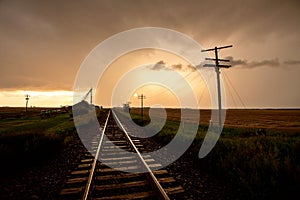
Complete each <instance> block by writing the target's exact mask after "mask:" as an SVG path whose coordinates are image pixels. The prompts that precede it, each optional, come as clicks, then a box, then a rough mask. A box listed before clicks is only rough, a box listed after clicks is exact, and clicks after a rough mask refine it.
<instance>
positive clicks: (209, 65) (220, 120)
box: [201, 45, 232, 128]
mask: <svg viewBox="0 0 300 200" xmlns="http://www.w3.org/2000/svg"><path fill="white" fill-rule="evenodd" d="M230 47H232V45H228V46H223V47H215V48H212V49H206V50H202V51H201V52H205V51H214V52H215V58H205V60H213V61H215V64H205V65H204V66H203V67H214V68H215V70H216V73H217V85H218V104H219V128H221V127H222V102H221V87H220V73H221V71H220V68H229V67H231V65H221V64H220V61H221V62H230V60H228V59H219V57H218V50H220V49H225V48H230Z"/></svg>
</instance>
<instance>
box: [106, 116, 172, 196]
mask: <svg viewBox="0 0 300 200" xmlns="http://www.w3.org/2000/svg"><path fill="white" fill-rule="evenodd" d="M112 113H113V115H114V117H115V119H116V121H117V123H118V124H119V125H120V127H121V128H122V130H123V132H124V134H125V136H126V138H127V139H128V141H129V142H130V144H131V146H132V147H133V149H134V151H135V152H136V153H137V155H138V157H139V159H140V160H141V162H142V164H143V165H144V167H145V168H146V169H147V173H148V174H149V176H150V181H151V182H152V183H151V185H152V186H153V187H154V188H155V189H156V190H157V191H158V194H159V198H160V199H165V200H169V199H170V198H169V197H168V195H167V193H166V192H165V190H164V189H163V187H162V186H161V184H160V183H159V181H158V180H157V178H156V177H155V175H154V174H153V172H152V170H151V169H150V168H149V166H148V165H147V163H146V161H145V160H144V158H143V157H142V155H141V153H140V152H139V150H138V149H137V148H136V146H135V145H134V143H133V141H132V140H131V138H130V137H129V135H128V133H127V131H126V130H125V128H124V127H123V125H122V124H121V122H120V120H119V119H118V117H117V115H116V114H115V112H114V111H113V110H112Z"/></svg>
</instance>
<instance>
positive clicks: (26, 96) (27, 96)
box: [25, 94, 30, 112]
mask: <svg viewBox="0 0 300 200" xmlns="http://www.w3.org/2000/svg"><path fill="white" fill-rule="evenodd" d="M29 97H30V96H29V94H26V95H25V100H26V112H27V107H28V101H29Z"/></svg>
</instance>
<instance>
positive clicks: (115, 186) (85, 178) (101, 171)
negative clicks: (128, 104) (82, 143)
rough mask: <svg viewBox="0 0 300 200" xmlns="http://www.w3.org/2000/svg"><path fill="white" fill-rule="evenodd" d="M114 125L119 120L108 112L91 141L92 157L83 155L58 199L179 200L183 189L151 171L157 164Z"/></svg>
mask: <svg viewBox="0 0 300 200" xmlns="http://www.w3.org/2000/svg"><path fill="white" fill-rule="evenodd" d="M117 123H120V121H119V120H118V117H117V116H116V115H115V114H114V112H113V111H109V113H108V115H107V118H106V121H105V123H104V125H103V129H102V134H99V135H98V136H97V137H94V139H93V141H92V144H93V146H92V147H91V149H92V150H93V152H91V153H92V154H93V155H94V156H93V155H92V154H91V153H89V152H86V153H84V154H83V155H82V159H81V162H80V164H79V165H78V167H77V169H76V170H75V171H73V172H71V174H70V176H69V177H68V179H67V181H66V183H65V186H64V188H63V189H62V190H61V192H60V197H61V199H99V200H100V199H179V198H182V197H183V193H184V190H183V188H182V187H181V186H180V185H178V183H177V182H176V181H175V179H174V178H173V177H171V176H170V175H169V173H168V171H167V170H165V169H161V170H155V171H152V170H151V169H152V168H155V167H156V168H157V167H158V166H160V164H159V163H158V162H156V161H155V160H154V159H152V158H151V156H150V155H147V154H143V156H142V155H141V154H140V152H143V151H146V149H145V148H144V146H143V145H142V144H141V142H140V140H139V139H137V138H133V137H130V136H129V135H128V133H127V132H126V130H125V129H124V128H122V125H120V126H121V128H119V126H118V125H117ZM100 124H101V122H100ZM102 124H103V122H102ZM124 150H125V151H124ZM97 158H98V159H97ZM99 160H100V161H99ZM141 168H142V169H141ZM139 171H143V172H144V173H139Z"/></svg>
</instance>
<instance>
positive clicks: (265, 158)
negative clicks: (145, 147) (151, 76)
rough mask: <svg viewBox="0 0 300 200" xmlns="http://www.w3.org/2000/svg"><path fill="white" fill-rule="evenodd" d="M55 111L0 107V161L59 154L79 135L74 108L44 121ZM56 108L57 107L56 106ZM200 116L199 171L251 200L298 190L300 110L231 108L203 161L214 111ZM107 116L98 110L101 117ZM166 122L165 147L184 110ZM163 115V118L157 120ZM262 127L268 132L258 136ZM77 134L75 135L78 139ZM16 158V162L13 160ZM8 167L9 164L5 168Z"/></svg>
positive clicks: (194, 150)
mask: <svg viewBox="0 0 300 200" xmlns="http://www.w3.org/2000/svg"><path fill="white" fill-rule="evenodd" d="M47 109H48V110H49V109H55V108H29V109H28V111H27V112H25V109H24V108H8V107H4V108H0V116H1V117H0V158H1V159H2V160H3V161H4V164H5V165H2V168H5V169H8V168H10V167H11V165H7V164H8V163H10V164H16V163H14V161H16V160H17V161H18V163H17V164H18V165H19V166H20V167H23V166H24V165H26V166H30V165H31V162H40V156H41V155H44V154H46V155H47V157H48V158H51V157H53V156H55V155H57V154H59V153H60V151H61V149H62V148H64V146H65V145H66V144H68V143H69V142H72V140H73V138H74V137H75V135H76V130H75V127H74V123H73V119H72V115H71V110H68V111H67V112H65V113H60V114H58V113H57V114H54V115H52V116H51V117H47V118H41V110H47ZM56 109H57V108H56ZM140 111H141V110H140V109H139V108H131V111H130V113H131V117H132V119H133V120H134V121H135V122H136V123H137V124H140V125H145V124H147V123H149V115H148V114H149V109H148V108H145V109H144V117H141V115H140ZM189 111H190V113H191V114H190V115H189V116H188V118H189V119H188V120H189V121H191V122H193V120H194V121H195V119H194V118H193V113H197V112H199V113H200V124H199V127H198V132H197V135H196V138H195V139H194V142H193V144H192V145H191V147H190V148H189V150H188V152H189V155H192V156H193V159H194V160H195V163H197V164H195V165H197V167H199V171H202V172H205V173H211V174H214V175H218V176H220V177H221V179H224V180H226V181H229V182H231V183H233V184H234V185H235V186H236V187H237V188H238V189H239V190H240V191H243V192H244V193H245V194H244V196H247V198H248V199H270V198H276V197H280V198H288V197H292V195H295V194H297V191H298V189H299V188H300V110H297V109H294V110H292V109H290V110H289V109H287V110H283V109H281V110H279V109H278V110H275V109H265V110H263V109H261V110H260V109H248V110H227V112H226V120H225V124H224V128H223V131H222V134H221V136H220V138H219V140H218V142H217V144H216V146H215V147H214V149H213V150H212V151H211V152H210V153H209V154H208V156H206V157H205V158H203V159H199V158H198V152H199V149H200V146H201V144H202V141H203V138H204V137H205V135H206V131H207V127H208V125H209V123H210V119H211V111H210V110H200V111H199V110H189ZM101 114H102V117H104V115H105V112H101V111H100V112H98V113H97V115H98V117H101ZM166 114H167V121H166V123H165V125H164V127H163V128H162V130H161V131H160V132H159V133H158V134H156V135H155V136H154V137H153V139H154V140H155V141H157V142H158V143H161V144H162V145H164V144H167V143H168V142H170V140H172V138H173V137H174V135H175V134H176V132H177V129H178V127H179V123H180V116H181V111H180V109H166ZM158 117H159V116H158ZM258 129H264V130H265V134H263V135H258V134H256V132H257V130H258ZM74 134H75V135H74ZM14 158H17V159H14ZM6 165H7V166H6Z"/></svg>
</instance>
